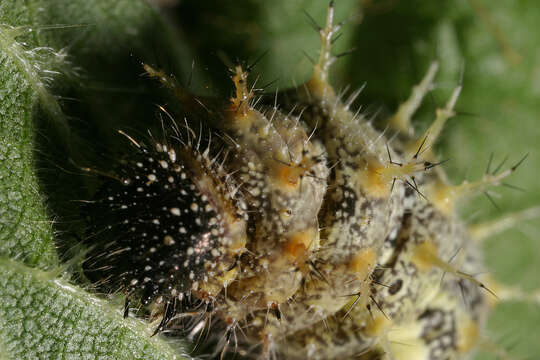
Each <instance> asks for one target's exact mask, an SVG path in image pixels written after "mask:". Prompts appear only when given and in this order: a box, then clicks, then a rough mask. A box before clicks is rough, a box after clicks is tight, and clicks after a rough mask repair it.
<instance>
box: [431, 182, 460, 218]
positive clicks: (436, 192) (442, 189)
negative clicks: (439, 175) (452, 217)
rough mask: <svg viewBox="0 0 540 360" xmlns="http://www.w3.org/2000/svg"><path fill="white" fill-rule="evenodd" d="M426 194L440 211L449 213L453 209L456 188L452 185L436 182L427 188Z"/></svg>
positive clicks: (456, 195)
mask: <svg viewBox="0 0 540 360" xmlns="http://www.w3.org/2000/svg"><path fill="white" fill-rule="evenodd" d="M427 196H428V198H429V200H430V201H431V202H432V204H433V205H435V207H436V208H437V209H439V211H440V212H442V213H443V214H447V215H449V214H452V212H453V211H454V205H455V200H456V199H457V197H458V194H456V188H455V187H454V186H449V185H446V184H443V183H442V182H437V183H436V184H434V185H432V186H431V187H430V188H429V190H428V193H427Z"/></svg>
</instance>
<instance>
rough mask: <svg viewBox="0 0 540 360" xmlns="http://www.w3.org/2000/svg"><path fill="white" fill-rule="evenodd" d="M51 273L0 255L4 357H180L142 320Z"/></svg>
mask: <svg viewBox="0 0 540 360" xmlns="http://www.w3.org/2000/svg"><path fill="white" fill-rule="evenodd" d="M56 275H58V274H56V273H54V272H51V273H47V272H44V271H41V270H37V269H33V268H29V267H27V266H25V265H21V264H20V263H18V262H15V261H12V260H8V259H6V258H1V259H0V289H2V291H1V292H0V338H1V339H2V343H1V345H0V350H1V351H2V353H1V354H2V356H3V357H2V358H3V359H4V358H8V359H182V358H183V357H181V355H180V352H178V351H176V350H175V349H174V348H173V347H172V346H171V345H173V344H167V343H166V342H164V341H163V340H161V339H159V338H158V337H151V335H152V331H151V329H150V328H149V327H148V325H147V324H145V323H143V322H142V321H141V320H136V319H126V320H124V319H123V318H122V312H121V311H120V310H119V309H114V308H112V307H111V306H110V305H109V304H108V303H107V302H106V301H105V300H102V299H97V298H95V297H93V296H90V295H89V294H88V293H87V292H85V291H83V290H81V289H80V288H77V287H74V286H72V285H71V284H69V283H68V282H66V281H64V280H62V279H57V278H55V276H56ZM176 345H177V346H178V345H179V344H176Z"/></svg>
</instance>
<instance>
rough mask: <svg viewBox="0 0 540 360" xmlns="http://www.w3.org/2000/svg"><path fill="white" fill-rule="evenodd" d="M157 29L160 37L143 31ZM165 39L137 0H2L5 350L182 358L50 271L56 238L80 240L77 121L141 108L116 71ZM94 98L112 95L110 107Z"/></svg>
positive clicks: (23, 354)
mask: <svg viewBox="0 0 540 360" xmlns="http://www.w3.org/2000/svg"><path fill="white" fill-rule="evenodd" d="M155 31H158V32H159V34H160V36H159V38H158V40H157V41H153V42H149V41H148V40H149V38H151V37H152V36H154V35H155ZM171 39H172V38H171V32H170V31H169V30H168V29H167V27H166V26H165V25H164V24H163V23H162V21H161V19H160V18H159V17H158V16H157V14H156V13H155V11H154V10H153V9H152V8H151V7H150V6H149V5H148V4H147V3H146V2H144V1H132V0H125V1H116V2H110V1H92V2H87V1H40V0H31V1H18V0H9V1H2V2H1V3H0V278H1V281H0V298H1V299H0V302H1V303H2V304H1V305H0V334H1V335H0V338H1V339H2V340H1V341H0V355H1V357H2V358H11V359H23V358H27V359H36V358H39V359H49V358H77V359H79V358H93V359H97V358H99V359H107V358H110V359H134V358H139V359H147V358H155V359H172V358H176V359H180V358H185V357H184V356H183V355H181V350H180V349H181V346H180V345H181V344H180V343H178V342H177V343H176V345H175V347H176V349H174V348H173V347H171V346H170V345H169V344H168V343H167V342H166V341H165V340H164V339H163V338H162V337H160V336H157V337H153V338H150V335H151V334H149V333H148V332H149V331H150V328H149V325H148V324H144V323H143V322H141V321H136V320H132V319H128V320H124V319H123V318H122V316H121V313H120V312H119V309H113V308H112V307H111V306H112V305H108V302H107V301H105V300H98V299H96V298H95V297H93V296H91V295H90V294H89V293H87V292H86V291H84V290H82V289H79V288H76V287H74V286H71V285H70V284H69V283H68V282H66V281H63V280H60V279H55V278H54V277H55V276H58V275H60V273H61V271H60V270H59V268H58V266H59V254H57V249H60V250H61V253H60V255H63V256H65V257H66V256H69V255H73V254H70V253H66V249H69V248H71V246H72V245H73V243H76V242H77V239H75V240H73V236H70V235H69V233H68V232H69V231H71V229H72V228H73V226H72V225H73V224H75V223H76V222H75V221H72V220H73V219H76V218H77V217H78V215H77V214H75V213H74V212H75V209H76V207H74V206H72V205H71V204H70V201H66V200H71V201H72V200H78V199H84V198H85V197H84V195H83V194H84V192H83V191H84V189H85V188H86V185H85V182H84V179H81V178H82V177H81V176H73V175H72V174H71V173H70V171H68V170H65V169H67V168H68V167H67V166H68V165H69V164H70V163H71V162H73V159H75V161H79V160H80V159H81V158H84V156H81V152H82V153H83V154H84V153H85V149H87V148H85V144H86V145H88V144H90V143H91V142H92V140H91V138H90V136H89V134H90V133H89V132H86V133H83V132H81V131H80V130H81V129H86V128H87V127H85V126H86V125H84V126H82V125H81V124H100V123H102V122H107V121H109V122H110V120H109V119H107V117H108V116H113V117H115V115H116V117H118V116H117V113H116V114H115V111H119V112H120V111H124V113H125V109H126V107H129V108H130V109H131V111H133V112H134V113H136V114H140V115H141V116H144V115H147V116H148V115H149V114H150V112H149V111H146V112H145V110H144V105H140V106H138V105H137V104H138V103H136V102H135V103H133V99H134V98H135V97H136V96H135V95H134V96H133V98H131V99H130V100H129V101H124V100H123V99H125V97H124V96H123V95H124V94H125V92H126V89H130V90H131V91H133V88H134V87H131V88H129V86H130V85H132V84H133V82H131V83H129V82H126V81H124V80H125V77H130V78H134V79H137V78H138V75H139V74H140V72H141V65H140V61H146V60H148V59H153V57H154V56H157V54H158V52H157V51H155V50H154V49H153V48H152V47H153V46H156V45H157V46H159V47H160V48H163V49H166V50H165V51H166V52H167V53H168V54H169V56H170V57H171V58H179V56H178V54H179V53H180V51H181V44H180V43H178V44H177V45H175V46H172V44H173V42H172V40H171ZM126 61H128V62H130V66H126V65H125V62H126ZM111 89H117V90H115V91H116V93H114V96H111V95H110V93H111ZM135 90H136V91H135V93H137V92H138V96H139V97H141V94H145V93H147V91H145V89H144V88H142V87H138V88H137V87H135ZM103 91H107V92H108V93H109V96H107V97H106V96H102V94H101V92H103ZM119 93H122V96H121V95H119ZM96 94H99V95H100V96H96ZM144 96H145V97H148V96H147V95H144ZM67 97H69V99H68V98H67ZM72 98H76V99H77V102H73V101H72V100H70V99H72ZM99 98H107V100H108V101H113V102H114V104H115V105H116V107H112V106H110V104H108V105H109V107H110V108H111V109H115V111H112V110H107V108H104V107H103V106H102V105H103V104H104V101H103V100H96V99H99ZM70 101H72V102H70ZM79 101H80V103H79ZM83 104H84V105H83ZM133 104H135V105H133ZM116 117H115V118H116ZM129 118H130V119H132V118H135V117H129ZM83 119H84V120H83ZM73 130H76V131H73ZM81 134H82V135H81ZM85 136H88V137H85ZM71 168H73V166H71ZM80 172H81V171H80V170H79V173H80ZM53 225H54V227H53ZM59 234H64V236H61V237H60V236H56V238H55V235H59ZM68 239H69V240H71V241H72V242H71V243H70V242H69V241H67V240H68ZM75 249H76V248H75ZM75 255H78V254H75ZM8 257H11V258H12V260H8ZM23 263H24V264H23ZM27 266H31V267H27ZM37 268H41V269H45V270H49V271H50V270H51V269H54V272H43V271H42V270H38V269H37ZM60 269H62V268H60Z"/></svg>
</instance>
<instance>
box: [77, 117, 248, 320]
mask: <svg viewBox="0 0 540 360" xmlns="http://www.w3.org/2000/svg"><path fill="white" fill-rule="evenodd" d="M173 129H174V134H173V136H172V137H171V136H170V135H167V136H166V137H164V139H163V140H164V141H161V142H156V141H155V140H154V139H151V140H150V141H151V143H152V145H151V146H147V145H145V144H144V143H142V142H139V141H137V140H135V139H133V138H132V137H130V136H129V135H126V134H124V133H123V132H121V133H122V134H124V135H125V137H126V138H127V139H128V140H129V141H130V142H131V145H132V148H133V151H132V154H130V155H129V156H128V157H126V158H125V159H124V160H123V161H122V162H121V165H120V166H119V167H118V169H117V170H116V172H115V173H114V174H111V175H109V176H108V179H107V180H106V183H105V185H104V186H103V187H102V189H101V190H100V191H99V193H98V194H97V195H96V198H95V199H94V200H93V201H91V202H89V203H88V204H87V205H86V207H85V212H86V216H87V218H88V220H89V221H88V222H89V224H90V225H91V228H90V229H89V232H88V233H89V234H92V235H91V236H89V237H88V238H87V239H86V241H87V243H88V244H89V245H90V248H91V251H90V254H89V259H88V260H87V261H86V262H85V268H86V273H87V274H88V276H89V277H90V278H91V279H92V280H93V281H98V282H101V283H103V284H104V285H105V286H106V288H108V289H120V290H122V291H124V292H125V293H126V294H127V300H128V301H129V300H130V299H132V298H134V299H137V300H138V301H141V302H142V304H143V305H148V304H150V303H151V302H153V301H156V300H158V301H159V302H164V301H165V303H168V302H170V300H171V299H173V298H174V299H176V298H177V297H178V296H179V295H180V294H184V293H186V292H190V291H192V290H199V289H200V287H201V285H202V284H207V286H208V284H211V283H213V282H214V281H216V280H215V278H217V277H219V276H221V275H223V273H224V272H226V271H227V270H228V269H229V268H231V267H232V266H233V264H234V261H235V257H236V252H237V251H238V249H241V248H242V247H243V241H244V239H243V236H244V235H243V232H244V231H245V229H244V228H245V220H244V217H245V214H244V211H243V209H244V208H245V206H244V205H243V201H242V199H241V198H239V197H238V196H236V195H237V194H238V193H235V184H234V183H233V180H232V179H231V178H230V176H227V174H225V173H224V172H223V169H222V167H221V164H219V163H218V162H217V160H218V159H217V158H213V159H212V158H211V157H210V156H211V144H210V143H208V141H206V142H207V143H208V144H207V147H206V148H205V150H204V151H200V148H201V144H200V140H201V139H198V142H196V143H194V141H195V140H197V139H196V138H193V137H192V138H190V137H189V136H187V135H189V134H188V133H187V132H191V130H190V129H187V132H184V137H183V138H184V140H182V138H180V129H179V128H178V127H177V126H176V125H174V124H173ZM191 136H193V135H191ZM174 138H176V140H173V139H174ZM219 286H222V283H220V284H219ZM169 305H170V306H173V304H172V303H171V304H168V305H167V306H169ZM167 311H168V312H171V311H172V310H171V309H169V310H165V312H167Z"/></svg>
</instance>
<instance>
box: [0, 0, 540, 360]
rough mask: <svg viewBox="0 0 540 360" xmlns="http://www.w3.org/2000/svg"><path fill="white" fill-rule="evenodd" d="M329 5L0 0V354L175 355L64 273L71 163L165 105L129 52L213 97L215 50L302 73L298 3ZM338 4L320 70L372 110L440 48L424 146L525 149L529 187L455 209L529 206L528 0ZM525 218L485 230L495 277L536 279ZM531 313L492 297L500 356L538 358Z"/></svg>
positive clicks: (535, 195)
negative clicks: (443, 118) (434, 128)
mask: <svg viewBox="0 0 540 360" xmlns="http://www.w3.org/2000/svg"><path fill="white" fill-rule="evenodd" d="M162 5H163V4H162ZM326 7H327V3H326V2H325V1H307V0H294V1H291V0H279V1H272V2H263V1H255V0H245V1H242V2H238V1H235V2H232V1H213V0H212V1H210V0H209V1H204V2H199V3H195V2H189V1H183V2H180V3H179V4H176V6H174V7H166V6H163V8H162V10H163V12H164V13H165V16H159V15H158V14H157V11H156V6H155V4H154V5H149V4H148V3H146V2H144V1H142V0H117V1H114V2H111V1H108V0H93V1H85V0H69V1H68V0H26V1H24V0H3V1H2V2H1V3H0V255H1V257H0V279H1V280H0V358H2V359H3V358H6V359H9V358H12V359H19V358H36V357H37V358H58V357H60V356H62V355H64V356H65V357H66V358H69V357H70V356H71V357H73V358H82V357H83V354H86V355H87V357H88V358H94V357H95V358H98V357H102V358H105V357H106V356H109V357H112V358H115V359H122V358H125V359H132V358H148V357H149V356H154V357H155V358H173V357H174V356H176V355H174V354H175V353H176V354H180V353H181V344H180V343H178V342H177V341H174V342H171V341H170V340H165V339H163V338H161V337H154V338H149V333H148V332H149V330H148V327H147V326H145V325H144V324H143V323H141V322H140V321H138V320H136V319H128V320H123V319H122V317H121V312H120V306H119V305H118V304H115V302H114V300H115V299H112V300H111V301H103V300H100V299H98V298H96V297H95V296H94V295H91V292H92V291H91V289H89V288H88V284H86V283H85V282H84V279H83V278H82V277H81V276H80V275H77V274H78V272H77V268H78V261H77V259H78V258H77V256H79V257H80V256H81V249H80V248H79V247H78V246H77V244H78V238H77V236H76V235H74V234H80V231H81V228H82V227H83V226H84V225H82V224H83V222H82V221H81V219H80V216H79V215H78V208H77V204H76V201H74V200H80V199H85V198H88V196H89V195H90V194H92V192H93V191H94V189H95V186H96V184H94V183H93V182H92V181H91V179H88V178H86V177H84V176H81V173H80V172H77V171H73V169H77V166H74V164H81V165H86V164H92V163H94V164H95V163H96V162H97V161H100V159H101V161H102V160H103V156H104V155H103V154H104V153H107V154H112V153H114V151H113V150H110V149H115V148H117V147H121V145H122V143H121V142H119V141H118V137H117V136H115V135H114V130H115V129H117V128H120V127H121V128H125V127H129V128H131V129H133V131H138V130H139V131H144V129H145V128H146V127H149V126H154V125H155V123H154V122H155V106H154V104H155V103H159V104H164V103H166V102H167V94H166V92H165V91H163V89H161V88H160V87H159V85H157V84H155V83H154V82H152V81H149V80H148V79H146V78H145V77H142V76H140V75H141V73H142V68H141V62H147V63H149V64H152V65H154V66H156V67H159V68H163V69H165V70H166V71H167V72H170V73H173V74H175V76H176V77H177V79H178V80H179V81H180V82H181V83H184V84H187V83H188V82H190V86H191V88H192V89H193V91H196V92H199V93H205V94H209V95H212V96H228V93H229V86H230V85H229V79H228V73H227V71H226V67H225V66H224V65H223V62H222V60H221V59H220V57H221V58H222V57H223V56H222V55H220V54H225V55H226V56H228V57H231V58H232V59H234V58H235V57H238V58H239V59H244V60H248V61H253V60H255V59H256V58H257V57H258V56H259V55H261V54H263V53H264V52H265V51H268V52H267V55H266V56H265V57H264V58H263V59H262V60H261V61H260V62H259V64H258V65H257V67H256V70H255V72H256V73H258V74H261V79H260V80H259V84H266V83H269V82H273V83H272V85H271V86H270V87H279V88H280V89H284V88H286V87H290V86H292V85H293V84H296V83H301V82H302V81H303V80H305V79H306V78H307V77H308V76H309V74H310V61H309V57H312V58H316V56H317V49H318V38H317V34H316V33H315V32H314V31H313V29H312V28H311V27H310V25H309V20H308V17H306V16H305V15H304V14H303V11H306V12H307V13H309V14H310V15H311V16H312V17H313V18H314V19H316V21H317V22H319V23H320V24H322V23H323V21H324V20H323V19H324V16H325V13H326ZM336 9H337V15H336V16H337V19H346V20H347V23H346V24H345V26H344V30H343V36H342V37H341V38H340V40H339V41H338V43H337V45H336V51H337V52H341V51H346V50H348V49H350V48H352V47H354V48H356V51H355V52H354V53H353V54H351V55H350V56H348V57H344V58H342V59H341V60H340V62H339V64H338V66H337V67H336V69H335V74H334V79H333V82H334V84H335V85H336V86H337V87H338V88H339V87H343V86H345V85H348V84H350V85H351V86H352V87H353V88H354V87H357V86H360V85H361V84H362V83H363V82H365V81H366V82H367V87H366V90H365V91H364V92H363V95H362V96H361V98H360V99H359V103H362V104H365V105H367V111H368V112H371V113H375V112H376V111H378V110H380V116H379V117H380V118H381V119H384V114H389V113H390V112H391V111H392V109H395V107H396V105H397V104H398V102H399V101H400V100H402V99H404V98H405V97H407V96H408V94H409V91H410V89H411V86H412V84H414V83H416V82H417V81H418V80H419V79H420V78H421V76H422V75H423V72H424V71H425V69H426V68H427V64H428V63H429V62H430V61H432V60H434V59H438V60H439V61H440V62H441V71H440V74H439V76H438V78H437V81H438V83H437V89H436V90H435V91H434V92H433V94H432V96H430V98H429V99H428V100H427V101H426V102H425V104H424V106H423V107H422V109H421V114H420V116H419V117H420V118H421V121H418V127H419V129H420V128H423V127H425V126H426V123H427V121H429V119H430V118H431V117H432V116H433V112H434V110H435V108H436V107H437V106H438V105H441V104H442V103H443V102H444V101H445V100H446V96H447V95H448V93H449V91H451V90H452V88H453V87H454V86H456V84H458V82H459V81H460V74H462V70H464V71H463V84H464V91H463V93H462V96H461V98H460V101H459V103H458V110H459V116H457V117H456V118H455V119H453V120H451V121H450V123H449V125H448V127H447V128H446V130H445V133H444V139H443V142H442V144H441V146H440V147H439V149H438V151H440V152H441V153H442V154H443V155H442V157H449V158H451V161H450V162H449V163H447V165H446V166H445V167H446V169H447V170H448V172H449V173H450V175H451V178H452V179H453V180H455V181H461V180H462V179H463V178H464V177H466V176H468V177H469V178H476V177H478V176H480V175H481V173H482V172H483V171H484V169H485V166H486V163H487V161H488V158H489V154H490V152H492V151H493V152H494V153H495V159H498V160H502V158H503V157H504V156H505V155H508V156H509V157H510V159H512V160H517V159H519V158H520V157H521V156H522V155H523V154H524V153H526V152H530V156H529V159H528V160H527V162H526V164H525V166H523V167H522V168H520V170H519V171H518V173H517V174H515V175H513V176H512V179H511V180H509V182H511V183H512V184H513V185H517V186H520V187H522V188H524V189H526V192H516V191H510V190H508V189H500V190H498V192H499V193H500V194H501V197H500V198H498V199H496V201H497V204H498V206H499V208H500V210H498V209H496V208H495V207H493V206H491V205H490V203H489V201H487V199H484V198H478V199H475V200H474V201H471V202H469V204H468V205H465V206H464V209H463V214H464V217H465V219H466V220H467V221H470V222H477V221H482V220H487V219H493V218H495V217H497V216H500V215H501V214H503V213H507V212H510V211H515V210H519V209H523V208H526V207H528V206H532V205H537V204H538V202H539V200H540V183H539V182H538V181H537V178H536V176H537V169H538V168H539V165H540V156H539V155H538V151H537V149H538V146H537V145H536V139H537V138H538V136H539V135H540V130H539V129H538V127H537V126H536V117H537V114H539V113H540V111H539V110H540V102H539V101H538V97H539V95H540V53H539V52H538V50H537V49H538V47H537V44H538V43H540V42H539V40H540V39H539V38H540V33H538V31H536V29H537V23H538V21H539V20H540V7H539V6H538V5H537V4H536V2H534V1H532V0H529V1H526V0H522V1H504V0H497V1H487V0H442V1H437V2H433V1H426V0H424V1H420V0H410V1H404V0H381V1H376V0H355V1H352V0H340V1H337V3H336ZM305 54H307V56H306V55H305ZM193 63H194V66H193V65H192V64H193ZM192 69H193V70H192ZM190 74H192V75H190ZM190 77H191V78H192V80H191V81H189V79H190ZM269 90H271V88H269ZM539 229H540V223H539V222H538V221H534V222H528V223H525V224H523V225H522V226H520V227H519V229H516V230H512V231H507V232H505V233H504V234H501V235H499V236H497V237H494V238H493V239H490V240H489V241H487V242H486V243H485V245H484V248H485V251H486V261H487V264H488V267H489V269H490V273H491V274H492V275H493V276H494V277H495V278H496V279H498V280H500V281H501V282H504V283H509V284H512V285H515V286H519V287H521V288H524V289H526V290H529V291H532V290H534V289H539V288H540V279H539V278H538V277H537V276H536V274H538V272H539V271H540V267H539V265H536V264H539V263H540V245H539V243H538V240H537V237H538V234H539ZM73 259H75V260H73ZM70 276H71V277H72V279H71V282H69V281H68V278H69V277H70ZM73 284H77V285H73ZM87 290H88V291H87ZM538 324H540V312H539V308H538V307H537V306H536V305H531V304H527V303H523V302H507V303H503V304H500V305H497V307H496V309H495V311H494V313H493V315H492V316H491V318H490V323H489V329H488V331H487V333H486V335H487V336H488V338H490V339H491V340H493V341H494V342H497V343H499V344H500V345H502V346H503V347H507V348H509V349H510V351H511V353H512V354H514V355H515V357H518V356H522V357H525V356H533V355H535V354H538V353H540V344H539V343H538V342H537V341H536V336H537V334H538V333H539V332H540V328H539V325H538ZM105 334H106V335H105ZM61 354H62V355H61ZM149 354H152V355H149ZM478 358H479V359H480V358H482V359H489V358H493V355H490V354H479V355H478Z"/></svg>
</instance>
